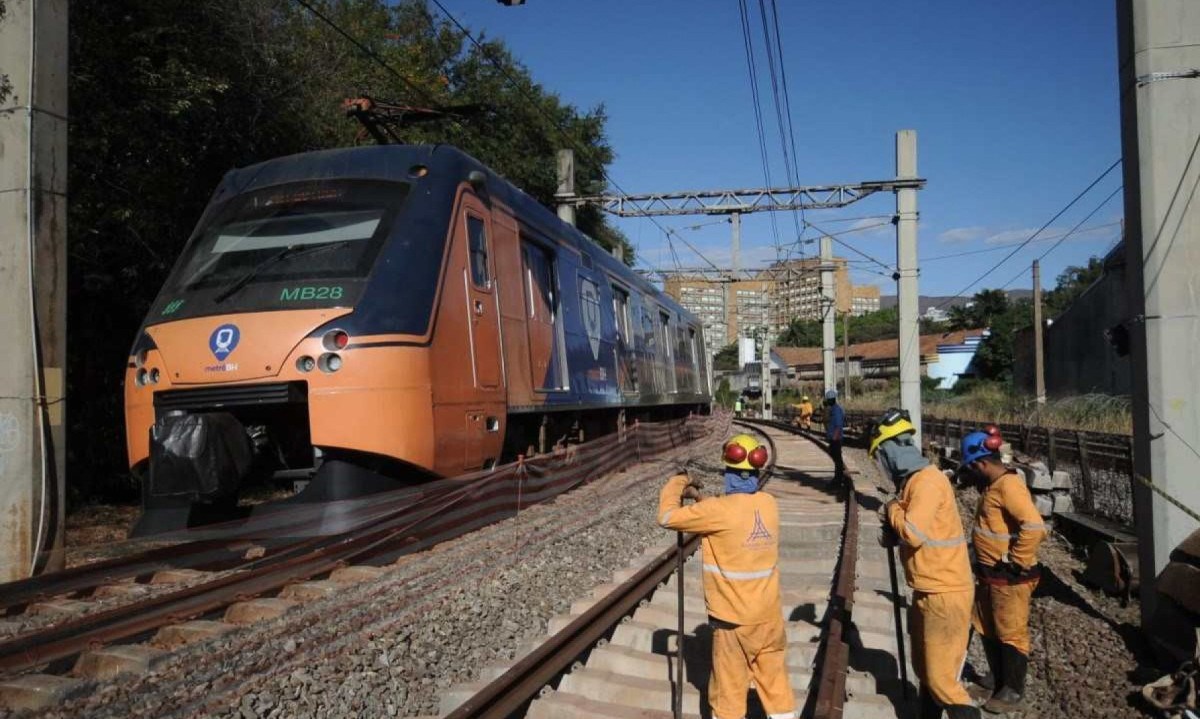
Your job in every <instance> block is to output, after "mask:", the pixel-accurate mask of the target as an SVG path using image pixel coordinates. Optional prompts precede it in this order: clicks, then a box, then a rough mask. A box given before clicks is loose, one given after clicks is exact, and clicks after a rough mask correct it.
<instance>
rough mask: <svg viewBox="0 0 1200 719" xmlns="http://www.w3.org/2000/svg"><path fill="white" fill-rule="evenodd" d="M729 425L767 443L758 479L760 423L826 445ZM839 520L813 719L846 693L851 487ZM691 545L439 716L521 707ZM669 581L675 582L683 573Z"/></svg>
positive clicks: (854, 514) (452, 718)
mask: <svg viewBox="0 0 1200 719" xmlns="http://www.w3.org/2000/svg"><path fill="white" fill-rule="evenodd" d="M733 424H737V425H740V426H743V427H747V428H750V429H753V430H755V431H756V432H758V433H759V434H761V435H762V436H763V437H764V438H765V439H766V440H767V442H768V443H769V444H770V446H771V452H770V458H771V459H770V464H769V465H768V466H767V469H766V471H764V475H765V478H764V480H763V484H765V483H766V481H767V479H769V477H770V476H771V475H772V474H773V473H774V470H775V459H776V456H777V454H776V451H775V441H774V439H773V438H772V437H771V436H770V434H768V433H766V432H763V431H762V427H763V426H767V427H771V428H774V429H780V430H783V431H786V432H789V433H792V434H796V435H799V436H803V437H805V438H806V439H808V440H810V441H812V442H813V443H814V444H817V445H818V446H820V447H822V448H823V449H826V448H825V446H824V444H823V443H821V442H820V441H819V440H817V439H816V438H815V437H812V436H811V435H808V434H804V433H802V432H800V431H799V430H797V429H795V428H793V427H790V426H788V425H784V424H781V423H775V422H767V421H756V420H747V419H739V420H735V421H734V422H733ZM846 522H847V524H846V527H845V529H844V530H843V534H842V546H841V558H840V559H839V566H838V572H837V581H836V583H835V585H834V588H833V597H832V598H831V600H830V609H829V610H828V613H827V615H826V616H827V618H828V619H829V621H828V622H827V627H826V629H825V630H824V631H823V632H822V644H821V648H820V649H819V652H820V655H821V656H823V658H824V659H823V661H822V662H821V669H820V672H819V674H818V675H817V677H815V678H814V682H815V683H816V684H817V686H818V693H817V697H818V698H817V707H818V713H817V715H816V716H818V717H821V719H832V717H835V716H837V717H840V716H841V711H842V706H843V704H844V702H845V696H846V691H845V686H846V672H847V669H848V668H849V665H850V656H849V645H848V644H847V643H846V640H845V633H846V632H847V631H848V628H849V626H850V613H851V609H852V608H853V604H854V587H855V559H856V557H857V552H858V502H857V493H856V492H854V491H853V490H851V493H850V496H849V497H848V499H847V501H846ZM698 544H699V537H697V536H695V535H693V536H691V537H690V538H689V539H688V540H687V541H686V542H684V543H683V545H682V547H679V548H676V547H672V548H670V549H667V550H665V551H664V552H663V553H662V554H660V555H658V556H657V557H655V558H654V559H653V560H652V561H651V562H650V563H649V564H647V565H646V566H645V567H643V568H642V569H641V570H639V571H638V573H637V574H635V575H634V576H633V577H631V578H630V579H629V580H627V581H625V582H623V583H621V584H620V585H619V586H618V587H616V588H615V589H613V591H611V592H609V593H608V594H607V595H606V596H605V597H604V598H603V599H601V600H600V601H599V602H597V603H596V604H594V605H592V606H591V607H590V608H589V609H588V610H587V611H586V612H584V613H582V614H580V615H579V616H578V617H576V618H575V619H574V620H573V621H572V622H571V623H570V624H568V625H567V626H566V627H564V628H563V629H562V630H561V631H559V632H558V633H557V634H555V635H554V636H552V637H550V638H549V639H548V640H547V641H546V642H544V643H543V644H542V645H540V646H539V647H538V648H537V649H535V650H534V651H533V652H531V653H529V654H527V655H526V656H525V657H523V658H522V659H521V660H520V661H518V662H517V663H516V664H514V665H513V666H512V667H510V668H509V669H508V671H506V672H505V673H503V674H501V675H500V676H499V677H497V678H496V679H494V680H493V681H491V682H490V683H488V684H487V685H486V686H485V687H484V688H483V689H481V690H480V691H478V692H477V693H475V694H474V695H473V696H472V697H470V698H469V699H468V700H467V701H465V702H463V703H462V704H460V705H459V706H458V707H457V708H456V709H454V711H452V712H450V713H449V714H446V715H445V716H444V717H443V719H504V718H505V717H509V716H512V715H513V714H514V713H516V712H518V711H521V710H522V709H524V708H525V707H526V706H527V705H528V704H529V703H530V702H531V701H533V700H534V699H535V698H536V697H537V695H538V694H539V693H540V692H541V691H542V690H543V688H545V687H548V686H550V684H551V682H553V681H554V680H555V679H556V678H558V677H559V676H561V675H562V674H564V673H565V672H566V671H567V670H568V669H569V668H570V667H571V665H572V664H573V663H574V661H575V660H576V659H577V658H578V657H580V656H582V655H583V654H585V653H586V652H587V651H589V650H590V649H591V648H593V647H594V646H595V644H596V643H597V642H599V641H600V640H601V639H602V638H604V637H605V636H606V635H607V634H608V633H609V632H610V631H611V630H612V629H613V628H614V626H615V625H616V624H617V623H618V622H619V621H620V620H621V619H622V618H624V617H625V616H627V615H629V614H631V613H632V612H633V611H634V610H636V609H637V607H638V604H639V602H641V600H642V599H644V598H645V597H647V596H649V595H650V594H651V593H652V592H653V591H654V590H655V588H656V587H657V586H658V585H659V584H660V583H661V582H663V581H665V580H666V578H667V577H669V576H670V575H671V574H672V573H673V572H674V571H675V566H676V563H677V562H678V561H679V558H680V553H681V552H682V553H684V554H685V555H690V554H691V553H692V552H694V551H695V549H696V547H697V546H698ZM677 581H679V582H682V581H683V577H679V578H678V580H677ZM680 691H681V689H680Z"/></svg>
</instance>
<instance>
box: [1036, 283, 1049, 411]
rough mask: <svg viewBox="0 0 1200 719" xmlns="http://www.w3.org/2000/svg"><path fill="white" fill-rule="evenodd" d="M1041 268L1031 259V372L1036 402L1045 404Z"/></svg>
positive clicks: (1044, 351)
mask: <svg viewBox="0 0 1200 719" xmlns="http://www.w3.org/2000/svg"><path fill="white" fill-rule="evenodd" d="M1042 330H1043V326H1042V268H1041V267H1040V266H1039V265H1038V261H1037V260H1034V261H1033V374H1034V390H1035V392H1036V394H1037V403H1038V404H1046V350H1045V347H1046V345H1045V344H1044V339H1043V337H1042Z"/></svg>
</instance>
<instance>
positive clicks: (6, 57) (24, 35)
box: [0, 0, 67, 581]
mask: <svg viewBox="0 0 1200 719" xmlns="http://www.w3.org/2000/svg"><path fill="white" fill-rule="evenodd" d="M0 71H3V72H4V73H5V74H7V75H8V80H9V82H10V83H11V89H10V91H9V92H8V93H7V94H6V95H5V96H4V97H3V98H0V148H2V149H0V307H3V308H4V311H3V312H0V336H2V337H4V338H5V342H4V350H3V352H2V353H0V581H3V580H11V579H20V578H22V577H27V576H29V575H30V574H31V573H32V572H34V571H38V570H41V569H56V568H61V567H62V564H63V553H62V548H63V520H64V507H65V503H64V497H65V495H66V492H65V485H66V481H65V475H64V472H65V460H66V452H65V448H66V438H65V435H64V426H65V425H64V422H63V420H64V415H65V413H66V408H65V406H64V402H63V395H64V388H63V378H64V371H63V368H64V366H65V364H66V345H67V342H66V325H67V312H66V310H67V286H66V277H67V0H26V1H25V2H9V3H7V13H6V16H5V17H4V19H3V20H0Z"/></svg>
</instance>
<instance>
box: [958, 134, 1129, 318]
mask: <svg viewBox="0 0 1200 719" xmlns="http://www.w3.org/2000/svg"><path fill="white" fill-rule="evenodd" d="M1120 164H1121V158H1119V157H1118V158H1117V159H1116V160H1114V161H1113V163H1112V164H1111V165H1109V166H1108V168H1107V169H1105V170H1104V172H1101V173H1100V176H1099V177H1097V178H1096V179H1094V180H1092V181H1091V182H1090V183H1089V184H1088V186H1087V187H1085V188H1083V190H1081V191H1080V192H1079V194H1077V195H1075V197H1074V198H1072V199H1071V201H1070V202H1068V203H1067V204H1066V205H1064V206H1063V208H1062V209H1061V210H1059V211H1058V212H1056V213H1054V216H1053V217H1051V218H1050V219H1049V220H1047V221H1046V223H1045V224H1043V225H1042V226H1041V227H1039V228H1038V229H1037V231H1035V232H1034V233H1033V234H1032V235H1030V236H1029V237H1027V238H1026V239H1025V240H1024V241H1022V242H1021V243H1020V244H1018V245H1017V246H1016V247H1014V248H1013V249H1012V251H1011V252H1009V253H1008V254H1007V255H1005V256H1004V257H1003V259H1001V260H1000V261H999V262H997V263H996V264H994V265H992V266H991V267H989V268H988V269H987V270H986V271H985V272H984V273H983V274H981V275H980V276H978V277H976V278H975V279H974V280H972V281H971V282H970V283H968V284H967V286H965V287H963V288H962V289H961V290H959V291H958V293H957V294H954V295H952V296H950V297H947V298H946V299H945V300H943V301H942V302H941V303H939V304H938V305H937V306H936V307H935V308H934V309H939V310H940V309H941V308H943V307H945V306H946V305H948V304H950V303H951V302H953V301H954V300H956V299H959V298H961V297H963V296H964V295H965V294H966V293H967V292H969V291H970V290H971V288H973V287H975V286H976V285H978V284H979V283H980V282H983V281H984V280H985V279H987V277H988V276H989V275H991V274H992V273H993V272H995V271H996V270H998V269H1000V266H1001V265H1003V264H1004V263H1005V262H1008V261H1009V260H1010V259H1012V258H1013V257H1014V256H1015V255H1016V254H1017V253H1018V252H1020V251H1021V250H1022V249H1024V248H1025V246H1026V245H1028V244H1029V243H1030V242H1033V241H1034V240H1035V239H1036V238H1037V237H1038V235H1040V234H1042V232H1044V231H1045V230H1046V228H1048V227H1049V226H1050V225H1052V224H1054V221H1055V220H1057V219H1058V218H1060V217H1062V216H1063V215H1064V214H1065V213H1066V212H1067V210H1069V209H1071V208H1072V207H1074V206H1075V203H1077V202H1079V201H1080V200H1081V199H1083V197H1084V196H1085V195H1087V194H1088V193H1089V192H1091V191H1092V188H1093V187H1095V186H1096V185H1098V184H1100V182H1101V181H1102V180H1103V179H1104V178H1105V177H1108V173H1110V172H1112V171H1113V170H1115V169H1116V168H1117V166H1118V165H1120Z"/></svg>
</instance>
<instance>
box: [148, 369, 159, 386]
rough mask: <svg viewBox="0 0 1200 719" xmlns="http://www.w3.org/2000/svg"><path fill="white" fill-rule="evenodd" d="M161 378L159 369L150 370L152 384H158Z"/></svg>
mask: <svg viewBox="0 0 1200 719" xmlns="http://www.w3.org/2000/svg"><path fill="white" fill-rule="evenodd" d="M160 376H161V375H160V374H159V372H158V368H157V367H155V368H154V369H152V370H150V384H158V379H159V377H160Z"/></svg>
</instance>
